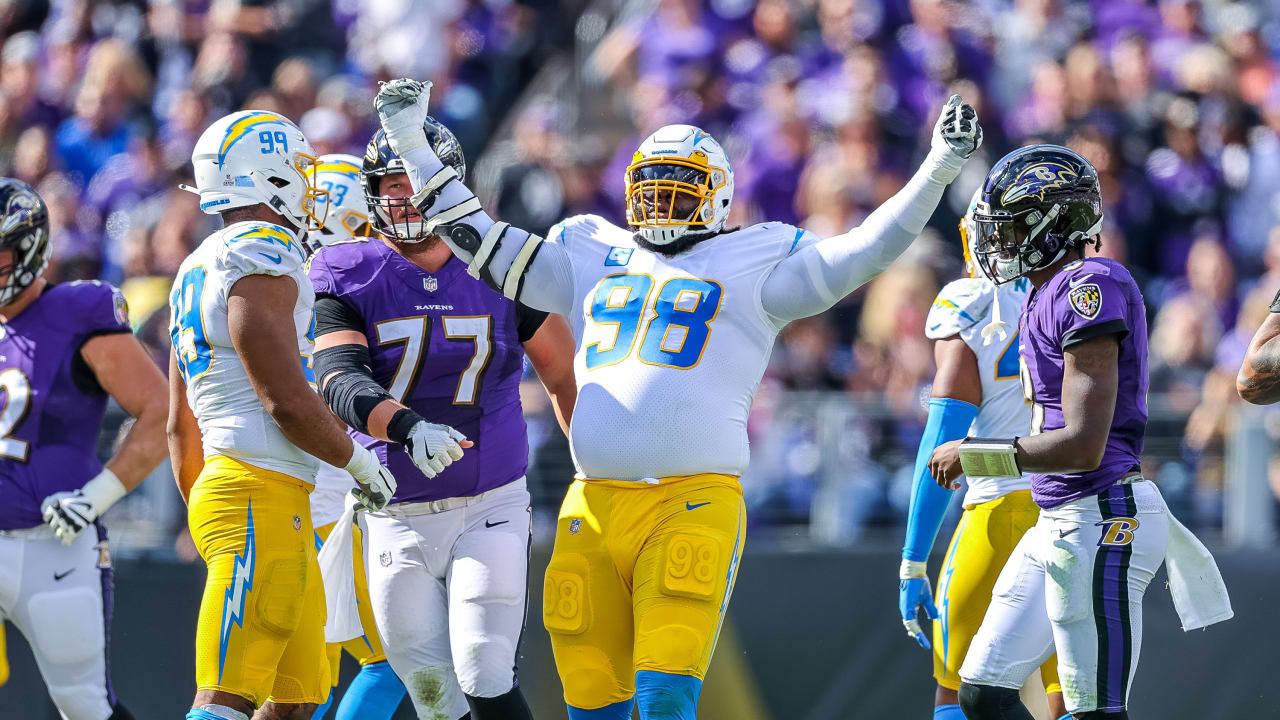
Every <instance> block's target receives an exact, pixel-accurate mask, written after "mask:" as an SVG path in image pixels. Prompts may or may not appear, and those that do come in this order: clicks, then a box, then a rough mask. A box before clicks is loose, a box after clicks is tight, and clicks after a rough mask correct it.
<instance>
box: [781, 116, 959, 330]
mask: <svg viewBox="0 0 1280 720" xmlns="http://www.w3.org/2000/svg"><path fill="white" fill-rule="evenodd" d="M981 144H982V127H981V126H980V125H979V124H978V117H977V114H976V113H975V112H974V110H973V108H972V107H970V106H969V105H965V104H964V103H963V101H962V100H961V99H960V96H959V95H952V96H951V99H950V100H948V101H947V105H946V106H945V107H944V108H943V110H942V114H941V115H940V116H939V117H938V122H937V124H936V125H935V126H934V130H933V139H932V141H931V149H930V151H929V155H928V156H927V157H926V158H925V160H924V163H923V164H921V166H920V169H919V170H917V171H916V174H915V175H914V176H912V178H911V179H910V180H909V181H908V182H907V184H906V186H905V187H904V188H902V190H900V191H898V193H897V194H896V195H894V196H893V197H891V198H889V200H888V201H886V202H885V203H884V204H883V205H881V206H880V207H879V208H877V209H876V210H875V212H873V213H871V215H869V216H867V219H866V220H865V221H864V222H863V223H862V225H860V226H858V227H856V228H854V229H853V230H850V231H849V232H847V233H845V234H843V235H836V236H834V237H829V238H826V239H825V240H820V241H818V242H816V243H814V244H812V245H809V246H807V247H804V248H802V249H801V250H800V251H798V252H796V253H795V254H793V255H791V256H790V257H788V258H786V259H785V260H783V261H782V262H780V263H778V266H777V267H776V268H774V270H773V272H772V273H771V274H770V275H769V277H768V278H766V279H765V282H764V287H763V288H762V290H761V302H762V303H763V305H764V309H765V312H767V313H769V314H770V315H772V316H773V317H774V318H776V319H778V320H779V321H780V322H781V323H786V322H790V321H791V320H795V319H797V318H802V317H808V316H810V315H816V314H817V313H820V312H822V311H824V310H826V309H827V308H829V307H831V306H832V305H834V304H835V303H836V302H837V301H838V300H840V299H841V298H843V297H844V296H845V295H848V294H849V293H851V292H853V291H854V290H856V289H857V288H858V287H859V286H861V285H862V284H863V283H865V282H867V281H868V280H870V279H871V278H873V277H875V276H876V275H879V274H880V273H882V272H884V270H885V268H887V267H889V264H890V263H892V262H893V261H894V260H895V259H896V258H897V257H898V256H899V255H901V254H902V252H903V251H904V250H906V249H907V246H908V245H910V244H911V241H912V240H914V239H915V237H916V236H917V235H919V234H920V232H921V231H922V230H924V226H925V223H926V222H928V221H929V217H930V216H932V215H933V211H934V209H936V208H937V207H938V201H939V200H941V199H942V192H943V190H945V189H946V187H947V185H948V184H950V183H951V181H952V180H955V178H956V176H957V175H959V174H960V168H962V167H963V166H964V162H965V160H967V159H968V158H969V156H970V155H972V154H973V153H974V151H975V150H977V149H978V146H979V145H981Z"/></svg>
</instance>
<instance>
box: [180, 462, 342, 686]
mask: <svg viewBox="0 0 1280 720" xmlns="http://www.w3.org/2000/svg"><path fill="white" fill-rule="evenodd" d="M310 487H311V486H310V485H308V484H306V483H304V482H302V481H301V480H298V479H297V478H293V477H290V476H288V475H284V474H281V473H278V472H272V471H270V470H264V469H262V468H259V467H256V466H253V465H250V464H248V463H244V462H241V461H239V460H233V459H232V458H229V457H225V456H221V455H215V456H213V457H210V458H209V459H207V460H206V461H205V464H204V469H203V470H202V471H201V472H200V476H199V477H198V478H197V479H196V482H195V485H194V487H192V488H191V498H190V502H189V505H188V507H187V522H188V524H189V525H190V527H191V539H192V540H193V541H194V542H195V546H196V549H197V550H199V551H200V556H201V557H203V558H204V561H205V564H206V565H207V566H208V568H209V574H208V578H207V579H206V580H205V588H204V598H203V599H202V600H201V603H200V617H199V621H198V623H197V626H196V686H197V687H198V688H199V689H201V690H221V691H224V692H229V693H233V694H235V695H239V696H240V697H243V698H245V699H246V700H248V701H250V702H251V703H253V704H254V705H262V704H263V703H264V702H266V701H268V700H270V701H272V702H277V703H322V702H324V700H325V698H326V697H327V696H328V694H329V661H328V660H327V659H326V657H325V650H324V622H325V605H324V588H323V587H322V586H321V583H320V566H319V564H318V563H317V562H316V549H315V542H314V535H313V530H312V527H311V508H310V506H309V504H308V501H307V495H308V494H309V493H310Z"/></svg>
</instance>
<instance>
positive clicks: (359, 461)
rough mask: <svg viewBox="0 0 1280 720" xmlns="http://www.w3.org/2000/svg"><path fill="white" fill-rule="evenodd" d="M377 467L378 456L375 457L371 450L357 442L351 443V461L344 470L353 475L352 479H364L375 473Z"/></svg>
mask: <svg viewBox="0 0 1280 720" xmlns="http://www.w3.org/2000/svg"><path fill="white" fill-rule="evenodd" d="M377 465H378V456H377V455H374V454H373V452H372V451H371V450H369V449H368V448H366V447H365V446H363V445H361V444H360V443H358V442H356V441H355V440H352V441H351V459H350V460H348V461H347V464H346V465H343V466H342V469H343V470H346V471H347V472H349V473H351V476H352V477H355V478H363V477H368V475H369V474H370V473H372V472H375V471H376V468H377Z"/></svg>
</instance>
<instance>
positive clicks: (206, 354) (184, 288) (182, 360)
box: [169, 265, 213, 385]
mask: <svg viewBox="0 0 1280 720" xmlns="http://www.w3.org/2000/svg"><path fill="white" fill-rule="evenodd" d="M207 277H208V271H207V270H205V267H204V266H203V265H197V266H195V267H193V268H191V269H190V270H188V271H187V272H186V273H184V274H183V276H182V282H181V283H180V284H179V285H178V288H177V290H176V291H175V292H174V295H173V297H171V298H170V299H169V304H170V305H172V306H173V327H172V329H170V331H169V336H170V340H171V341H172V342H173V354H174V356H175V357H177V359H178V369H179V370H180V371H182V378H183V380H185V381H186V382H187V384H188V385H190V384H191V381H192V380H193V379H195V378H198V377H200V376H201V375H204V374H205V373H207V372H209V367H210V366H211V365H212V364H213V348H212V347H210V346H209V338H208V336H207V335H206V334H205V331H204V313H203V309H202V307H201V300H202V298H203V296H204V283H205V278H207Z"/></svg>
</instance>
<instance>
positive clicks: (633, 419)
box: [548, 215, 816, 480]
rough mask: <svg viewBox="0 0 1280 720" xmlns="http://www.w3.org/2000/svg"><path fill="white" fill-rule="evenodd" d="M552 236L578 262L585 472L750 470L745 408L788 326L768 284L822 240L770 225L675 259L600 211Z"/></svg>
mask: <svg viewBox="0 0 1280 720" xmlns="http://www.w3.org/2000/svg"><path fill="white" fill-rule="evenodd" d="M548 235H549V242H554V243H560V244H561V245H563V246H564V248H565V250H566V251H567V252H568V253H569V256H570V257H571V258H572V262H573V274H574V279H573V283H574V287H573V292H574V299H575V302H576V303H577V304H578V305H579V307H581V312H580V313H579V312H575V313H573V316H572V317H570V318H569V322H570V323H571V324H572V326H573V334H574V338H575V340H576V341H577V352H576V355H575V358H574V371H575V373H576V375H577V382H578V401H577V405H576V406H575V408H574V411H573V423H572V426H571V428H570V447H571V449H572V451H573V459H574V464H575V465H576V467H577V470H578V475H579V477H589V478H608V479H614V480H643V479H645V478H662V477H671V476H676V475H693V474H697V473H723V474H726V475H741V474H742V473H743V471H744V470H745V469H746V467H747V461H748V454H749V452H748V447H747V414H748V412H749V411H750V410H751V403H752V400H753V398H754V397H755V393H756V388H757V387H758V386H759V384H760V378H761V377H762V376H763V374H764V370H765V366H766V365H767V364H768V361H769V353H770V351H771V350H772V348H773V340H774V337H775V336H776V335H777V333H778V330H779V328H780V327H781V324H780V323H779V321H777V320H775V319H774V318H771V317H770V316H768V315H767V314H766V313H765V311H764V309H763V308H762V307H761V303H760V288H761V285H762V284H763V282H764V279H765V278H766V277H767V276H768V274H769V272H770V271H771V270H772V269H773V268H774V266H776V265H777V264H778V262H779V261H781V260H782V259H783V258H785V257H787V255H789V254H790V253H791V252H794V251H795V250H797V249H798V248H800V247H802V246H803V244H807V243H808V242H811V241H813V240H815V239H816V238H813V236H812V235H807V234H806V233H804V231H802V230H799V229H797V228H795V227H792V226H790V225H784V224H781V223H765V224H763V225H754V226H752V227H749V228H746V229H743V230H738V231H736V232H731V233H726V234H723V235H718V236H716V237H714V238H711V239H709V240H705V241H703V242H700V243H698V244H697V245H695V246H693V247H692V248H691V249H689V250H686V251H685V252H682V253H680V254H679V255H676V256H675V257H667V256H664V255H660V254H657V253H653V252H650V251H648V250H645V249H643V248H640V247H638V246H637V245H636V243H635V241H634V240H633V239H632V234H631V232H630V231H629V230H625V229H622V228H619V227H617V226H614V225H612V224H610V223H608V222H607V221H605V220H603V219H601V218H599V217H596V216H592V215H585V216H579V217H575V218H570V219H568V220H565V221H564V222H563V223H561V224H560V225H557V226H556V227H555V228H553V229H552V231H551V232H550V233H549V234H548ZM802 240H803V241H804V242H802Z"/></svg>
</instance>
